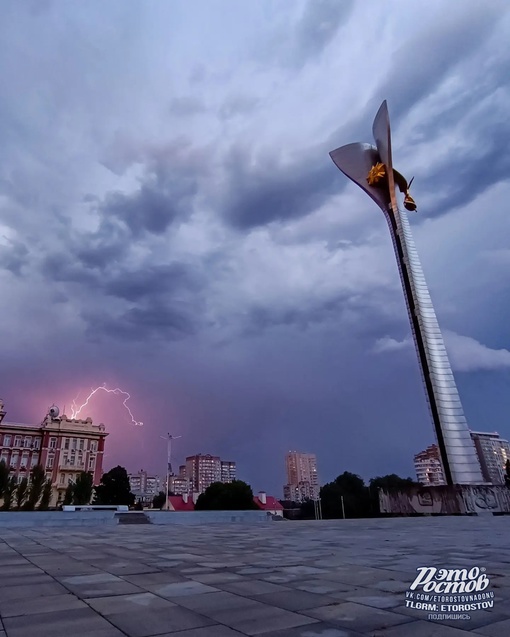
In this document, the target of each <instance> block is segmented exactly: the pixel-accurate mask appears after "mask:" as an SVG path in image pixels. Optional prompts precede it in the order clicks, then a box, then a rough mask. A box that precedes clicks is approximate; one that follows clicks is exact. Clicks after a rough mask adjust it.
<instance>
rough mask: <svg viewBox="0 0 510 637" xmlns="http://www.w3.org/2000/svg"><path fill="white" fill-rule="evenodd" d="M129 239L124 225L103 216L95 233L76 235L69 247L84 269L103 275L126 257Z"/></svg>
mask: <svg viewBox="0 0 510 637" xmlns="http://www.w3.org/2000/svg"><path fill="white" fill-rule="evenodd" d="M130 239H131V236H130V234H129V232H128V230H127V228H126V227H125V226H124V224H122V223H120V222H119V220H118V219H115V218H109V217H107V216H103V217H102V218H101V221H100V223H99V227H98V229H97V231H95V232H86V233H82V234H78V235H77V236H76V237H74V239H73V240H72V243H71V246H70V247H71V248H72V250H71V251H72V254H73V255H74V257H75V258H76V259H77V260H78V261H79V262H80V263H81V265H82V266H83V267H84V268H87V269H94V270H97V271H99V272H101V273H104V271H105V270H106V269H107V268H108V267H109V266H111V265H112V264H115V263H118V262H119V261H120V260H122V259H123V258H124V257H125V256H126V255H127V253H128V251H129V249H130Z"/></svg>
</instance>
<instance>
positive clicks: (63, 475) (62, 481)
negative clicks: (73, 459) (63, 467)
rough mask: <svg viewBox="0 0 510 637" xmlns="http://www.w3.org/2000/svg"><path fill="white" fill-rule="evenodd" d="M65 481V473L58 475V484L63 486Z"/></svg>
mask: <svg viewBox="0 0 510 637" xmlns="http://www.w3.org/2000/svg"><path fill="white" fill-rule="evenodd" d="M65 479H66V476H65V473H61V474H60V484H64V480H65Z"/></svg>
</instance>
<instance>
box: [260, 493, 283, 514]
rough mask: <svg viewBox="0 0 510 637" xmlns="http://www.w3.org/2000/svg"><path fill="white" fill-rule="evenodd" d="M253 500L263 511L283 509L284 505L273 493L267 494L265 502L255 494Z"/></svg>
mask: <svg viewBox="0 0 510 637" xmlns="http://www.w3.org/2000/svg"><path fill="white" fill-rule="evenodd" d="M253 501H254V502H255V504H256V505H257V506H258V507H259V509H262V510H263V511H283V506H282V505H281V504H280V502H278V500H277V499H276V498H274V497H273V496H272V495H266V503H265V504H262V502H261V501H260V499H259V497H258V495H255V496H253Z"/></svg>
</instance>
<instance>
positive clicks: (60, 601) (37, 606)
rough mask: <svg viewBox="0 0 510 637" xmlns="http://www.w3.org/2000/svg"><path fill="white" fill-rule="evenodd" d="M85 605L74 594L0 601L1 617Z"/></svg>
mask: <svg viewBox="0 0 510 637" xmlns="http://www.w3.org/2000/svg"><path fill="white" fill-rule="evenodd" d="M86 607H87V605H86V604H85V603H84V602H82V601H81V600H79V599H78V598H77V597H75V596H74V595H71V594H70V593H66V594H65V595H51V596H49V597H25V598H23V599H17V600H9V601H7V602H1V603H0V614H1V615H2V617H4V618H5V617H18V616H20V615H37V614H40V613H51V612H54V611H65V610H76V609H78V608H86Z"/></svg>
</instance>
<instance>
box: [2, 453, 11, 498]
mask: <svg viewBox="0 0 510 637" xmlns="http://www.w3.org/2000/svg"><path fill="white" fill-rule="evenodd" d="M9 471H10V468H9V467H8V466H7V465H6V463H5V460H2V461H1V462H0V498H1V497H2V496H3V494H4V491H5V487H6V486H7V483H8V482H9Z"/></svg>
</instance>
